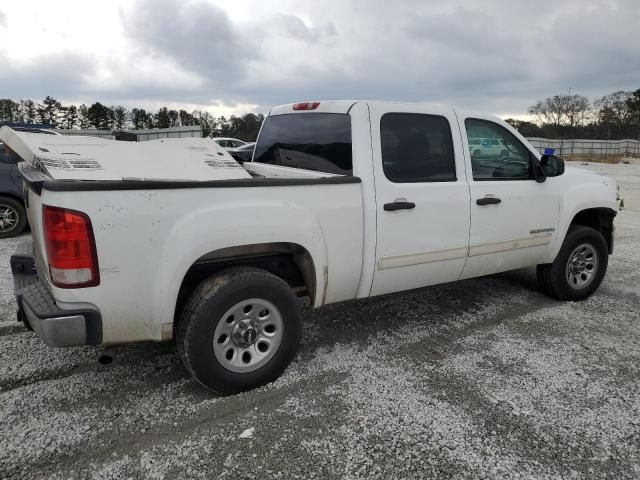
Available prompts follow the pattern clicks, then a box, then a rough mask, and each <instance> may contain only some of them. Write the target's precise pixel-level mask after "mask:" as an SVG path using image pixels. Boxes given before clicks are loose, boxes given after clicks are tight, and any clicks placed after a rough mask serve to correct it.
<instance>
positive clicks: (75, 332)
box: [11, 242, 102, 347]
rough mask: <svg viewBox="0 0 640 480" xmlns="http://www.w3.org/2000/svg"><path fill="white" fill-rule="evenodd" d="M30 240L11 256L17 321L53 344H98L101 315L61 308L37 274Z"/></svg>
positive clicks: (99, 341) (69, 345)
mask: <svg viewBox="0 0 640 480" xmlns="http://www.w3.org/2000/svg"><path fill="white" fill-rule="evenodd" d="M32 251H33V247H32V244H31V242H28V243H25V244H23V245H21V246H20V247H19V248H18V250H17V251H16V253H15V254H14V255H13V256H12V257H11V273H12V274H13V283H14V288H15V294H16V303H17V304H18V320H19V321H22V322H26V323H27V324H28V325H29V326H30V327H31V328H32V329H33V331H34V332H36V334H37V335H38V336H39V337H40V339H41V340H42V341H43V342H44V343H46V344H47V345H51V346H54V347H72V346H78V345H99V344H100V343H102V318H101V316H100V312H99V311H98V310H95V309H89V308H82V309H74V310H62V309H61V308H59V307H58V306H57V305H56V300H55V299H54V298H53V296H52V295H51V292H50V291H49V289H48V288H47V286H46V284H45V283H44V282H42V281H41V280H40V279H39V277H38V272H37V270H36V266H35V260H34V258H33V255H31V253H30V252H32Z"/></svg>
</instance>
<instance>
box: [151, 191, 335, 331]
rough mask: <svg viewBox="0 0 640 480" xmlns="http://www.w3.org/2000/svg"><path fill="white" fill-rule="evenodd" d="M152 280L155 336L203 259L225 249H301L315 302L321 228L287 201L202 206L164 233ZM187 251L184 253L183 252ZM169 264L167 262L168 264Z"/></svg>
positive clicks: (322, 256) (323, 262)
mask: <svg viewBox="0 0 640 480" xmlns="http://www.w3.org/2000/svg"><path fill="white" fill-rule="evenodd" d="M165 239H166V241H165V243H164V245H163V246H162V248H161V252H162V253H161V255H160V258H159V259H158V261H159V262H160V266H159V268H158V272H157V275H156V278H155V279H154V281H155V288H154V289H153V291H154V294H155V301H154V310H155V311H154V315H153V318H154V325H153V326H152V330H153V332H154V337H156V338H158V337H159V336H160V330H161V329H162V325H163V324H165V325H166V324H172V323H173V317H174V311H175V306H176V302H177V298H178V291H179V289H180V285H181V284H182V281H183V279H184V277H185V275H186V273H187V271H188V270H189V268H190V267H191V266H192V265H193V264H194V263H195V262H196V261H197V260H198V259H199V258H200V257H202V256H204V255H205V254H208V253H210V252H213V251H216V250H220V249H222V248H227V247H238V246H243V245H250V244H256V243H273V242H288V243H296V244H298V245H300V246H302V247H304V248H305V249H306V250H307V251H308V252H309V254H310V255H311V257H312V259H313V262H314V265H315V275H316V279H315V280H316V292H315V293H316V295H315V298H316V299H322V297H323V295H324V288H325V281H324V275H325V270H326V266H327V248H326V242H325V238H324V234H323V231H322V228H321V226H320V224H319V223H318V221H317V220H316V218H315V216H314V215H313V213H312V212H310V211H309V210H308V209H306V208H303V207H300V206H298V205H292V204H291V203H288V202H286V201H277V200H265V201H264V202H261V203H260V204H255V203H253V202H242V201H238V202H234V204H233V205H229V204H227V203H225V204H223V205H220V206H203V207H200V208H197V209H195V210H193V211H191V212H188V213H187V214H186V215H185V216H184V217H182V218H181V219H180V220H179V221H178V222H176V223H175V224H174V225H173V227H172V228H171V230H170V231H169V232H167V233H166V237H165ZM185 246H188V250H185ZM169 259H170V261H168V260H169Z"/></svg>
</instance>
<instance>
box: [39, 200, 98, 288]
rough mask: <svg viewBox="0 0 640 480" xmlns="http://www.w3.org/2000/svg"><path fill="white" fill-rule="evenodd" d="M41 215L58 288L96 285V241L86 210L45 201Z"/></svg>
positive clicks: (50, 269) (48, 256)
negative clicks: (83, 211)
mask: <svg viewBox="0 0 640 480" xmlns="http://www.w3.org/2000/svg"><path fill="white" fill-rule="evenodd" d="M42 216H43V226H44V241H45V245H46V248H47V259H48V261H49V273H50V275H51V281H52V282H53V284H54V285H55V286H56V287H60V288H80V287H95V286H96V285H99V284H100V271H99V269H98V254H97V253H96V242H95V239H94V237H93V228H91V220H89V217H88V216H87V214H86V213H82V212H78V211H76V210H69V209H66V208H59V207H51V206H49V205H44V207H43V209H42Z"/></svg>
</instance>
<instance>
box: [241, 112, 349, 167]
mask: <svg viewBox="0 0 640 480" xmlns="http://www.w3.org/2000/svg"><path fill="white" fill-rule="evenodd" d="M253 161H254V162H260V163H269V164H271V165H281V166H284V167H292V168H303V169H305V170H313V171H316V172H324V173H334V174H338V175H351V174H352V172H353V166H352V153H351V117H350V116H349V115H345V114H341V113H290V114H286V115H272V116H269V117H267V118H266V119H265V121H264V125H263V126H262V130H261V131H260V135H259V136H258V142H257V143H256V149H255V153H254V155H253Z"/></svg>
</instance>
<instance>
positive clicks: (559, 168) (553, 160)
mask: <svg viewBox="0 0 640 480" xmlns="http://www.w3.org/2000/svg"><path fill="white" fill-rule="evenodd" d="M540 169H541V170H542V173H544V175H545V177H557V176H559V175H562V174H563V173H564V160H563V159H561V158H560V157H556V156H555V155H543V156H542V158H540Z"/></svg>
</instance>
